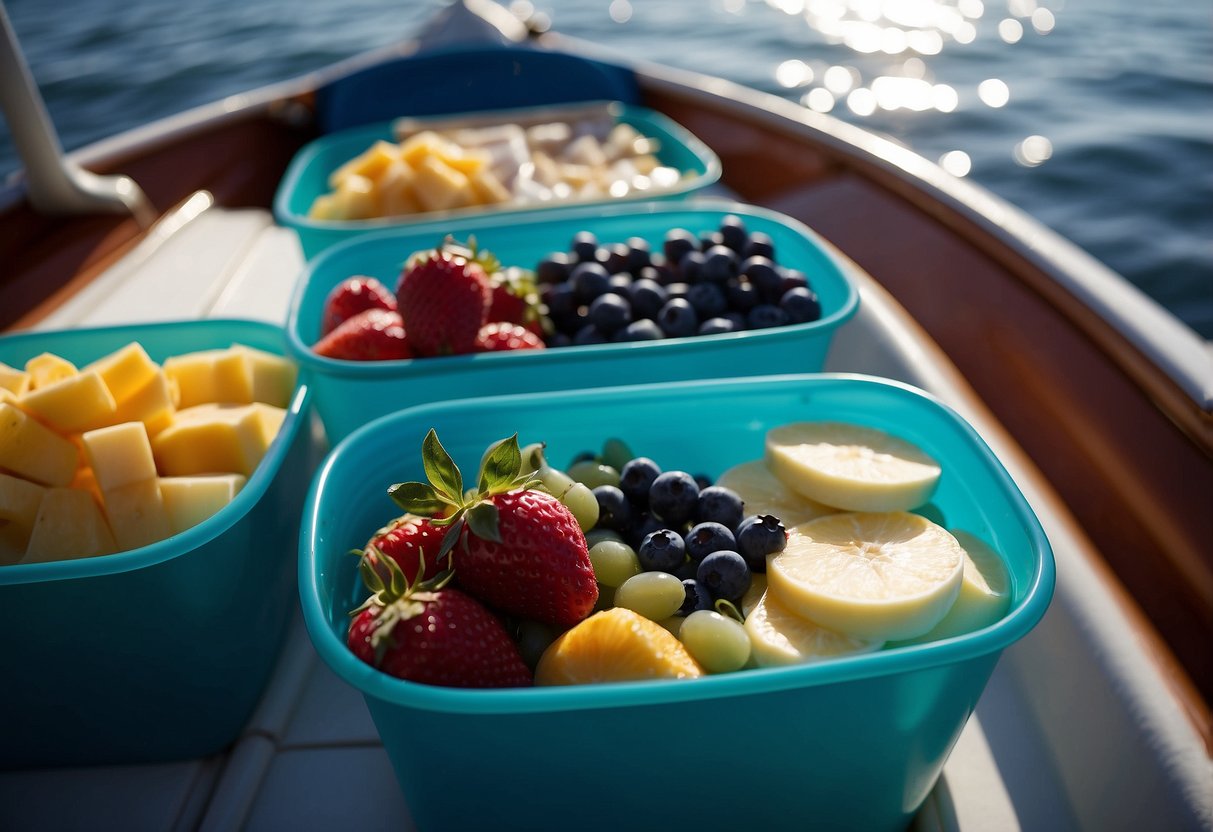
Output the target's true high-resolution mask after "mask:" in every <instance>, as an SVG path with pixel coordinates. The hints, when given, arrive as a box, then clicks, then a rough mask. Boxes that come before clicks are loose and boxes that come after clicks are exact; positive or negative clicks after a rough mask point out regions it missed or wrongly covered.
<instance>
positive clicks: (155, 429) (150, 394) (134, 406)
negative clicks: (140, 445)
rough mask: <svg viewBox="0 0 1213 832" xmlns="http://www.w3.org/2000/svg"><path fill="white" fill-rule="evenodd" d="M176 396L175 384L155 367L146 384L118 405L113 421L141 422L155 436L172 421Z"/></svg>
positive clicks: (175, 406)
mask: <svg viewBox="0 0 1213 832" xmlns="http://www.w3.org/2000/svg"><path fill="white" fill-rule="evenodd" d="M177 398H178V397H177V385H176V384H174V383H173V382H170V381H169V379H168V377H167V376H166V375H165V374H164V372H163V371H162V370H159V369H157V370H156V373H155V375H153V376H152V377H151V379H150V380H149V381H148V382H147V384H145V385H143V387H141V388H140V389H138V390H136V391H135V392H134V393H133V394H132V395H131V396H130V397H129V398H128V399H127V400H126V401H124V402H122V403H121V404H119V405H118V409H117V410H115V411H114V422H143V425H144V427H145V428H146V429H147V435H148V436H155V435H156V434H157V433H159V432H160V431H162V430H164V428H166V427H168V425H169V423H170V422H172V420H173V413H174V412H176V410H177V405H176V400H177Z"/></svg>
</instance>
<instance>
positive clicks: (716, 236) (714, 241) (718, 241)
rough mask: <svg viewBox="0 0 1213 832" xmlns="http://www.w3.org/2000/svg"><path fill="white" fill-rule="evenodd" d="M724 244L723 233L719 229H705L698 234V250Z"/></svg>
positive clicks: (705, 249)
mask: <svg viewBox="0 0 1213 832" xmlns="http://www.w3.org/2000/svg"><path fill="white" fill-rule="evenodd" d="M722 245H724V235H723V234H721V233H720V232H719V231H705V232H703V233H702V234H700V235H699V250H700V251H707V250H708V249H710V248H711V247H712V246H722Z"/></svg>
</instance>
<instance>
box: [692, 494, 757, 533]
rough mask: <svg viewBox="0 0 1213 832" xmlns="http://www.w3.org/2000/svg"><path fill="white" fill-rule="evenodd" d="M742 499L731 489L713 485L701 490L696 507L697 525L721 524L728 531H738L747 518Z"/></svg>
mask: <svg viewBox="0 0 1213 832" xmlns="http://www.w3.org/2000/svg"><path fill="white" fill-rule="evenodd" d="M744 512H745V506H744V504H743V503H742V502H741V497H739V496H738V495H737V492H736V491H734V490H733V489H731V488H725V487H724V486H720V485H711V486H708V487H707V488H702V489H700V490H699V502H698V503H696V505H695V522H696V523H719V524H720V525H722V526H724V527H725V528H728V529H736V528H737V526H738V524H739V523H741V520H742V518H743V517H744V516H745V513H744Z"/></svg>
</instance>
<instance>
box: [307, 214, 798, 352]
mask: <svg viewBox="0 0 1213 832" xmlns="http://www.w3.org/2000/svg"><path fill="white" fill-rule="evenodd" d="M821 316H822V307H821V301H820V299H819V298H818V296H817V294H816V292H814V290H813V287H812V284H811V282H810V279H809V277H808V276H807V275H805V274H804V273H802V272H800V271H797V270H795V269H790V268H786V267H784V266H781V265H780V264H779V263H778V261H777V259H776V252H775V248H774V244H773V242H772V241H771V239H770V237H769V236H767V235H766V234H764V233H762V232H759V231H754V232H751V231H749V230H748V229H747V228H746V226H745V223H744V221H743V220H742V219H741V218H740V217H738V216H736V215H729V216H726V217H725V218H724V219H723V221H722V222H721V223H720V224H719V226H718V227H716V228H711V229H706V230H704V229H696V230H690V229H686V228H672V229H669V230H668V231H667V232H666V233H665V234H664V236H663V238H662V239H661V240H660V250H653V249H652V247H651V246H650V244H649V242H648V241H647V240H646V239H644V238H641V237H631V238H628V239H626V240H616V241H608V240H599V239H598V238H597V237H596V236H595V235H594V234H593V233H591V232H589V231H582V232H580V233H578V234H576V235H575V236H574V237H573V239H572V240H571V241H570V244H569V249H568V251H563V252H553V253H551V254H549V255H547V256H546V257H544V258H543V259H542V260H540V261H539V262H538V263H537V264H534V266H533V268H530V267H525V268H524V267H522V266H519V265H513V266H504V265H503V264H502V263H501V262H500V261H498V259H497V258H496V257H494V256H493V255H492V254H491V253H490V252H488V251H485V250H483V249H478V248H477V246H476V244H475V241H474V240H469V241H468V243H467V244H466V245H465V244H461V243H459V242H456V241H455V240H453V239H451V238H448V239H447V240H446V241H444V242H443V243H442V244H441V245H439V246H438V247H437V248H435V249H433V250H427V251H419V252H415V253H413V254H412V255H411V256H409V257H408V259H407V261H406V263H405V266H404V268H403V270H402V271H401V273H400V275H399V277H398V278H397V279H396V281H395V285H394V286H385V285H384V284H383V283H382V282H381V281H380V280H377V279H376V278H373V277H368V276H365V275H351V276H350V277H349V278H347V279H345V280H343V281H342V282H341V283H339V284H338V285H337V286H335V287H334V288H333V289H332V291H331V292H330V293H329V295H328V296H327V298H326V299H325V303H324V307H323V312H322V319H321V324H320V340H319V341H317V343H316V344H315V345H314V346H313V349H314V350H315V352H316V353H317V354H319V355H323V356H326V357H329V358H340V359H346V360H363V361H378V360H391V359H402V358H423V357H432V356H442V355H462V354H468V353H476V352H498V351H513V350H536V349H544V348H551V347H571V346H582V345H589V344H605V343H622V342H630V341H661V340H665V339H670V338H685V337H692V336H705V335H721V334H725V333H733V332H743V331H749V330H762V329H768V328H771V327H779V326H787V325H792V324H804V323H811V322H813V321H816V320H819V319H820V318H821Z"/></svg>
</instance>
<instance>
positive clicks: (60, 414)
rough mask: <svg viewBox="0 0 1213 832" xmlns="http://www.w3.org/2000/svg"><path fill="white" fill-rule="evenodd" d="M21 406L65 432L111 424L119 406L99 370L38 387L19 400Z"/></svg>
mask: <svg viewBox="0 0 1213 832" xmlns="http://www.w3.org/2000/svg"><path fill="white" fill-rule="evenodd" d="M17 401H18V403H19V404H20V405H21V407H22V408H23V409H24V410H26V411H27V412H28V413H30V414H32V415H33V416H36V417H37V418H38V419H40V420H42V421H43V422H45V423H46V424H48V425H50V426H51V427H53V428H55V429H56V430H58V431H60V432H61V433H78V432H80V431H86V430H92V429H93V428H99V427H102V426H103V425H107V424H109V423H110V422H111V421H112V420H113V417H114V411H115V410H116V409H117V405H116V403H115V402H114V397H113V396H112V395H111V394H110V391H109V388H108V387H106V386H105V382H104V381H103V380H102V378H101V374H100V373H98V372H97V371H96V370H90V371H89V372H87V373H77V374H75V375H71V376H68V377H66V378H62V379H60V380H59V381H54V382H51V383H50V384H47V385H43V386H38V387H35V388H34V389H33V390H31V391H30V392H28V393H26V394H25V395H24V396H21V397H20V398H19V399H18V400H17Z"/></svg>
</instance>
